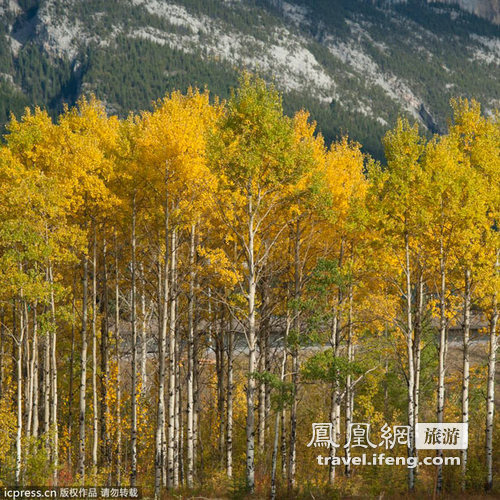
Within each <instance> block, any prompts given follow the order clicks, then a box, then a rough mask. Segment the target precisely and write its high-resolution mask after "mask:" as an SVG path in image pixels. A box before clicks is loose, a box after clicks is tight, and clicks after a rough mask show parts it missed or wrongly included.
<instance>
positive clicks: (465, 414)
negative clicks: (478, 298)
mask: <svg viewBox="0 0 500 500" xmlns="http://www.w3.org/2000/svg"><path fill="white" fill-rule="evenodd" d="M470 302H471V275H470V269H468V268H467V269H466V270H465V293H464V325H463V334H464V339H463V340H464V352H463V376H462V422H463V423H464V424H468V423H469V334H470ZM461 454H462V460H461V462H462V464H461V465H462V481H461V488H462V492H465V488H466V482H467V481H466V474H467V449H464V450H461Z"/></svg>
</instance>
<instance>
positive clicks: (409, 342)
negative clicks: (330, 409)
mask: <svg viewBox="0 0 500 500" xmlns="http://www.w3.org/2000/svg"><path fill="white" fill-rule="evenodd" d="M405 278H406V352H407V355H408V425H409V426H410V446H409V447H408V456H409V457H413V456H414V455H415V413H414V410H415V401H414V394H415V363H414V360H413V317H412V293H411V268H410V239H409V235H408V232H406V233H405ZM414 488H415V470H414V469H413V468H411V467H409V468H408V489H409V490H410V491H413V489H414Z"/></svg>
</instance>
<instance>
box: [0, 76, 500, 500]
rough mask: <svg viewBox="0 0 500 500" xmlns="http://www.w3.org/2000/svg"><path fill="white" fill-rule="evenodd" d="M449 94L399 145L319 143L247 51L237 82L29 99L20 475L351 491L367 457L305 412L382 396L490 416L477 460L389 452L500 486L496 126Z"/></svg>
mask: <svg viewBox="0 0 500 500" xmlns="http://www.w3.org/2000/svg"><path fill="white" fill-rule="evenodd" d="M451 106H452V111H453V119H452V121H451V122H450V125H449V130H448V132H447V134H445V135H441V136H435V137H432V138H428V137H425V136H424V135H423V134H421V133H420V132H419V129H418V126H417V125H416V124H415V125H412V124H410V123H409V122H408V121H407V120H405V119H401V120H399V121H398V122H397V124H396V125H395V127H394V129H392V130H390V131H389V132H388V133H387V134H386V136H385V138H384V140H383V143H384V148H385V155H386V162H385V163H384V164H380V163H378V162H376V161H374V160H372V159H371V158H370V157H369V156H368V155H366V154H364V153H363V152H362V151H361V146H360V144H358V143H356V142H353V141H351V140H349V139H348V138H342V139H341V140H339V141H338V142H334V143H332V144H331V145H327V144H325V141H324V140H323V138H322V136H321V134H320V133H318V132H317V131H316V130H315V124H314V123H312V122H311V121H310V120H309V117H308V114H307V113H306V112H304V111H301V112H298V113H297V114H296V115H295V116H294V117H288V116H285V115H284V113H283V109H282V102H281V96H280V94H279V93H278V92H277V91H276V89H275V88H274V87H272V86H269V85H266V84H265V83H264V82H263V81H262V80H260V79H259V78H257V77H254V76H251V75H243V76H242V78H241V81H240V86H239V87H238V88H237V89H235V90H234V91H233V92H232V94H231V97H230V98H229V99H228V100H227V101H226V102H220V101H219V100H218V99H216V98H212V97H210V96H209V93H208V91H204V92H201V91H198V90H189V91H188V92H187V93H185V94H183V93H181V92H173V93H171V94H168V95H167V96H166V97H165V98H163V99H161V100H159V101H158V102H157V103H155V106H154V108H153V110H152V111H147V112H146V111H145V112H142V113H139V114H131V115H130V116H129V117H128V118H127V119H118V118H117V117H116V116H108V115H107V113H106V111H105V108H104V106H103V104H102V103H100V102H98V101H97V100H96V99H94V98H88V99H85V98H82V99H81V100H80V101H79V102H78V104H77V105H76V106H75V107H73V108H68V109H66V110H65V111H64V112H63V113H62V114H61V115H60V116H59V117H58V118H57V120H52V119H51V118H50V117H49V115H48V114H47V113H46V112H45V111H43V110H40V109H38V108H36V109H35V110H34V111H30V110H28V109H27V110H26V112H25V114H24V115H23V116H22V117H21V118H19V119H17V118H15V117H14V116H13V117H12V118H11V121H10V123H9V124H8V126H7V133H6V135H5V136H4V143H3V145H2V146H1V149H0V178H1V186H2V189H1V194H0V204H1V205H0V206H1V209H0V284H1V286H0V322H1V336H0V339H1V345H0V415H1V420H2V424H1V428H0V481H1V484H3V485H10V486H12V485H27V484H38V485H41V484H46V485H67V484H70V485H72V484H94V485H96V484H97V485H99V484H101V485H106V484H130V485H132V486H135V485H140V486H142V487H143V488H144V491H145V493H147V494H148V495H150V496H153V495H154V496H155V497H156V498H160V497H161V496H162V495H165V494H166V493H167V492H168V491H170V492H172V491H174V490H177V491H188V490H189V491H196V490H198V491H203V490H204V489H210V488H212V489H213V490H214V491H215V490H217V488H220V487H221V485H226V486H227V489H226V493H227V491H230V490H231V489H232V491H233V494H234V495H236V496H238V494H240V495H241V496H243V495H244V494H246V493H253V492H256V493H257V494H261V495H264V496H265V495H270V496H271V497H272V498H276V497H278V496H280V495H285V494H288V495H292V496H293V492H298V491H301V489H302V488H304V484H305V483H306V482H307V481H310V482H311V485H310V486H311V487H316V486H318V485H319V486H318V487H320V488H323V489H325V488H336V487H342V488H351V489H350V490H348V491H351V492H352V491H356V490H355V489H354V490H353V489H352V488H356V484H358V485H359V484H364V485H365V486H366V485H367V484H368V481H369V480H370V479H369V477H368V476H367V474H368V472H367V471H366V469H364V470H363V469H362V468H352V467H351V466H346V467H338V466H334V465H330V466H329V467H327V468H323V469H321V470H320V469H314V463H313V461H312V459H311V458H310V457H312V456H313V455H311V453H312V450H308V449H307V448H306V444H307V442H308V441H309V439H310V432H311V422H326V421H329V422H332V423H333V425H334V435H335V437H336V438H337V439H338V442H343V441H342V439H343V438H342V434H343V433H344V432H345V429H347V427H348V425H349V424H350V423H352V422H356V421H358V422H359V421H363V419H365V420H366V421H372V422H377V421H378V422H381V419H382V418H383V419H384V421H386V422H388V423H390V422H396V423H397V422H399V423H400V424H407V425H409V426H410V428H411V429H414V428H415V424H416V423H417V422H418V421H429V422H434V421H435V422H448V421H456V422H467V423H470V424H471V428H472V427H473V428H474V432H475V434H474V436H476V437H477V439H474V438H473V436H472V435H471V436H470V437H469V441H470V446H469V454H471V456H470V457H469V456H468V451H467V450H463V451H462V452H461V459H462V463H461V467H460V468H459V470H458V472H457V471H451V472H450V471H449V470H448V469H446V468H444V467H443V466H437V467H436V468H434V467H432V468H431V469H432V470H431V471H430V472H429V471H428V470H424V469H423V468H418V469H404V468H403V469H402V470H399V471H396V470H394V469H392V470H391V471H390V474H391V477H395V475H396V476H397V475H398V474H399V477H401V478H403V479H402V481H403V483H401V484H400V486H399V487H400V489H401V491H405V490H410V491H412V490H415V491H418V490H419V488H420V489H422V488H423V489H424V490H425V491H432V490H435V491H436V492H438V493H439V492H442V491H446V490H450V491H451V490H453V488H455V489H458V490H460V489H462V491H467V490H469V489H472V490H474V489H477V488H481V489H482V488H483V487H485V488H486V489H487V490H491V489H492V488H494V484H493V479H494V470H495V466H496V467H498V463H499V462H498V460H499V458H498V454H497V455H496V457H495V450H494V441H495V439H494V438H495V437H496V438H497V439H498V437H499V436H498V432H499V425H498V419H496V420H495V418H494V416H495V369H496V367H495V364H496V348H497V337H498V334H497V323H498V293H499V284H500V280H499V250H500V239H499V233H498V216H499V213H498V212H499V208H500V183H499V179H500V127H499V121H498V115H497V114H495V115H484V114H482V112H481V109H480V105H479V104H478V103H477V102H475V101H473V100H471V101H468V100H465V99H458V100H454V101H453V102H452V103H451ZM478 316H480V317H481V318H483V320H484V324H485V325H487V327H485V328H483V330H482V331H481V332H480V334H481V338H482V339H483V345H484V346H487V348H485V349H484V356H483V358H482V359H481V361H480V363H479V365H478V366H472V365H471V360H470V347H471V338H470V332H471V322H472V321H473V320H474V318H475V317H478ZM457 324H458V325H460V332H461V338H460V342H461V348H460V350H459V353H460V370H459V371H458V372H456V373H455V372H454V376H452V372H451V370H450V369H449V366H448V359H449V355H450V352H449V339H448V330H449V328H450V326H451V325H457ZM457 373H458V375H457ZM391 377H392V378H391ZM454 377H455V378H454ZM456 377H458V378H456ZM316 451H317V450H316ZM308 453H309V455H308ZM325 453H329V454H330V456H332V457H333V456H335V455H336V454H344V453H346V454H349V453H350V451H349V450H348V449H346V450H344V449H343V448H339V449H337V448H334V447H331V448H330V449H329V450H325ZM404 453H405V454H406V453H408V455H409V456H416V455H417V454H418V452H417V450H416V449H415V442H414V433H413V432H412V433H410V446H409V447H408V449H405V450H404ZM437 453H438V456H442V454H443V451H440V450H438V452H437ZM316 454H317V453H316ZM472 455H473V456H472ZM447 478H448V479H447ZM450 478H451V479H457V478H458V483H454V484H452V483H451V479H450ZM363 481H364V482H363ZM363 487H364V486H363ZM382 487H387V484H383V485H382ZM238 488H239V489H238ZM324 491H327V490H324ZM328 491H330V490H328ZM343 491H347V490H345V489H344V490H343ZM235 492H236V493H235ZM286 492H288V493H286ZM358 493H359V492H358Z"/></svg>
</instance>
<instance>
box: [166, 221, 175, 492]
mask: <svg viewBox="0 0 500 500" xmlns="http://www.w3.org/2000/svg"><path fill="white" fill-rule="evenodd" d="M176 258H177V232H176V229H173V230H172V234H171V248H170V317H169V329H168V356H169V359H168V425H167V430H168V449H167V486H168V487H169V488H172V487H173V486H174V467H175V464H174V461H175V456H174V455H175V379H176V377H175V375H176V359H175V344H176V342H175V331H176V328H175V321H176V318H175V294H176V293H177V290H176V288H175V280H176V276H175V271H176V267H177V262H176Z"/></svg>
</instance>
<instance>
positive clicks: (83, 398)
mask: <svg viewBox="0 0 500 500" xmlns="http://www.w3.org/2000/svg"><path fill="white" fill-rule="evenodd" d="M82 283H83V284H82V288H83V289H82V351H81V374H80V403H79V406H80V408H79V449H78V474H79V476H80V480H81V482H82V483H84V481H85V412H86V408H87V309H88V258H87V255H86V254H85V255H84V256H83V281H82Z"/></svg>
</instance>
